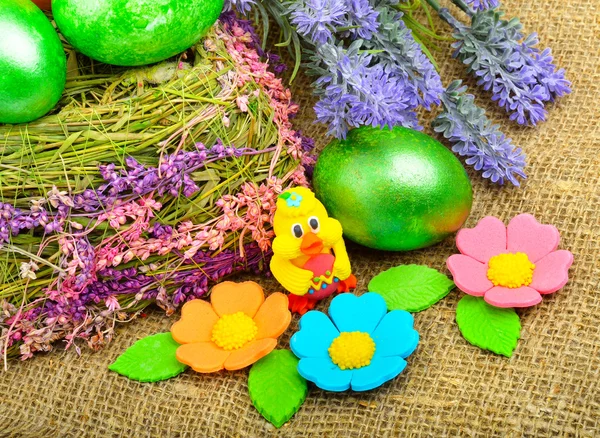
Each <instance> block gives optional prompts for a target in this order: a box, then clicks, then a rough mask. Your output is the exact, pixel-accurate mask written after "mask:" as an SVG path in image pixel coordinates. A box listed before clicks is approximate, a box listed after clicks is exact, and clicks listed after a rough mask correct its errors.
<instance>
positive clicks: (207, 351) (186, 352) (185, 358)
mask: <svg viewBox="0 0 600 438" xmlns="http://www.w3.org/2000/svg"><path fill="white" fill-rule="evenodd" d="M230 354H231V352H230V351H225V350H223V349H222V348H219V347H218V346H217V345H216V344H215V343H213V342H199V343H196V344H184V345H182V346H181V347H179V348H178V349H177V351H176V353H175V356H176V357H177V360H178V361H179V362H181V363H184V364H186V365H189V366H191V367H192V368H193V370H194V371H197V372H199V373H214V372H215V371H219V370H222V369H223V364H224V363H225V360H226V359H227V358H228V357H229V355H230Z"/></svg>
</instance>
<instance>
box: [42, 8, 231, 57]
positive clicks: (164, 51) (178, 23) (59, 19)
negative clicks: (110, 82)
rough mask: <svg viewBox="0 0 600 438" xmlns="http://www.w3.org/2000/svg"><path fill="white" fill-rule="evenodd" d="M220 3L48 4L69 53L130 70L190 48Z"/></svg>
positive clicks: (212, 20)
mask: <svg viewBox="0 0 600 438" xmlns="http://www.w3.org/2000/svg"><path fill="white" fill-rule="evenodd" d="M222 9H223V0H93V1H91V0H53V1H52V12H53V14H54V19H55V20H56V23H57V24H58V27H59V29H60V31H61V33H62V34H63V35H64V36H65V38H66V39H67V41H69V42H70V43H71V44H72V45H73V47H75V48H76V49H77V50H78V51H80V52H81V53H83V54H84V55H87V56H89V57H90V58H92V59H96V60H98V61H102V62H105V63H107V64H115V65H123V66H135V65H144V64H151V63H154V62H158V61H162V60H164V59H167V58H169V57H171V56H174V55H176V54H178V53H180V52H183V51H184V50H186V49H188V48H190V47H191V46H193V45H194V44H196V43H197V42H198V41H199V40H200V39H201V38H202V37H203V36H204V35H205V34H206V32H207V31H208V29H209V28H210V27H211V26H212V25H213V24H214V23H215V22H216V21H217V18H219V15H220V14H221V10H222Z"/></svg>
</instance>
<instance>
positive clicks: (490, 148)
mask: <svg viewBox="0 0 600 438" xmlns="http://www.w3.org/2000/svg"><path fill="white" fill-rule="evenodd" d="M466 91H467V87H466V86H461V81H454V82H452V83H451V84H450V85H449V86H448V88H447V89H446V91H445V92H444V94H443V95H442V105H443V112H442V113H441V114H440V115H439V116H438V117H437V118H436V119H435V120H434V121H433V122H432V126H433V128H434V130H435V131H436V132H439V133H442V135H443V136H444V137H445V138H447V139H448V140H450V142H451V143H452V144H453V146H452V150H453V151H454V152H456V153H457V154H459V155H461V156H463V157H467V159H466V163H467V164H468V165H470V166H473V168H474V169H475V170H477V171H481V173H482V175H483V177H484V178H489V179H490V180H491V181H492V182H495V183H499V184H504V181H505V180H508V181H510V182H511V183H512V184H514V185H515V186H519V185H520V184H519V181H518V180H517V178H516V177H517V176H520V177H522V178H526V176H525V173H524V171H523V168H524V166H525V155H524V154H523V152H522V150H521V149H520V148H516V147H515V146H514V145H513V144H512V143H511V140H510V139H509V138H506V137H505V135H504V134H502V133H501V132H500V130H499V129H498V126H497V125H493V124H492V123H491V121H490V120H489V119H488V118H487V117H486V116H485V111H484V110H483V109H481V108H479V107H478V106H476V105H475V103H474V98H473V96H472V95H470V94H465V93H466Z"/></svg>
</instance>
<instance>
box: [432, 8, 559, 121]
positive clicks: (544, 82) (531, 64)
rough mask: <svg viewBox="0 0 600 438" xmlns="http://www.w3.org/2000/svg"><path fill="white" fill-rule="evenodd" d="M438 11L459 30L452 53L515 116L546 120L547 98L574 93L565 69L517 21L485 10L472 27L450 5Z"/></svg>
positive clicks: (455, 35) (516, 117)
mask: <svg viewBox="0 0 600 438" xmlns="http://www.w3.org/2000/svg"><path fill="white" fill-rule="evenodd" d="M439 14H440V16H441V17H442V18H443V19H444V20H446V21H447V22H448V23H449V24H451V25H452V26H453V27H454V29H455V33H454V38H455V39H456V40H457V41H456V42H455V43H454V44H453V45H452V46H453V47H454V48H455V49H456V50H455V52H454V54H453V56H454V57H456V58H458V59H460V60H461V61H462V62H463V63H464V64H466V65H468V66H469V72H473V73H474V74H475V76H476V77H477V78H478V82H477V83H478V85H482V86H483V88H484V89H485V90H492V93H493V95H492V100H493V101H497V102H498V104H499V105H500V106H501V107H502V108H504V109H505V110H506V111H507V112H508V113H509V114H510V119H511V120H516V121H517V122H518V123H519V124H521V125H527V124H531V125H536V124H537V123H538V122H540V121H543V120H545V119H546V115H547V111H546V109H545V108H544V102H548V101H552V100H554V99H555V98H556V97H559V96H562V95H564V94H567V93H569V92H570V89H569V85H570V83H569V82H568V81H567V80H566V79H565V77H564V70H558V71H556V69H555V66H554V64H552V57H551V55H550V51H549V49H547V50H544V51H543V52H541V53H540V52H539V50H538V49H536V48H535V47H534V46H535V45H536V44H537V42H538V41H537V37H536V35H535V34H532V35H530V36H528V37H527V38H525V39H524V40H523V34H522V33H521V30H522V26H521V24H520V23H519V20H518V19H512V20H510V21H507V20H503V19H502V18H501V17H502V15H503V13H502V12H500V11H497V10H485V11H480V12H477V13H475V14H474V15H473V16H472V22H471V27H468V26H465V25H464V24H462V23H461V22H459V21H458V20H456V19H455V18H454V17H453V16H452V15H451V14H450V12H449V11H448V10H447V9H440V10H439ZM521 40H523V41H522V42H521Z"/></svg>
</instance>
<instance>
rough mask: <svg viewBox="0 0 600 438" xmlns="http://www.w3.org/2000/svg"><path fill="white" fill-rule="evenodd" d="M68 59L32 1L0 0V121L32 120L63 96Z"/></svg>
mask: <svg viewBox="0 0 600 438" xmlns="http://www.w3.org/2000/svg"><path fill="white" fill-rule="evenodd" d="M66 76H67V58H66V56H65V52H64V50H63V47H62V44H61V42H60V39H59V38H58V34H57V33H56V31H55V30H54V28H53V27H52V24H50V21H49V20H48V18H46V16H45V15H44V13H43V12H42V11H41V10H40V8H38V7H37V6H36V5H35V4H33V3H32V2H31V1H30V0H0V123H25V122H31V121H32V120H35V119H37V118H39V117H41V116H43V115H44V114H46V113H47V112H48V111H50V110H51V109H52V108H53V107H54V105H56V103H57V102H58V100H59V99H60V96H61V95H62V92H63V89H64V87H65V81H66Z"/></svg>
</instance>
